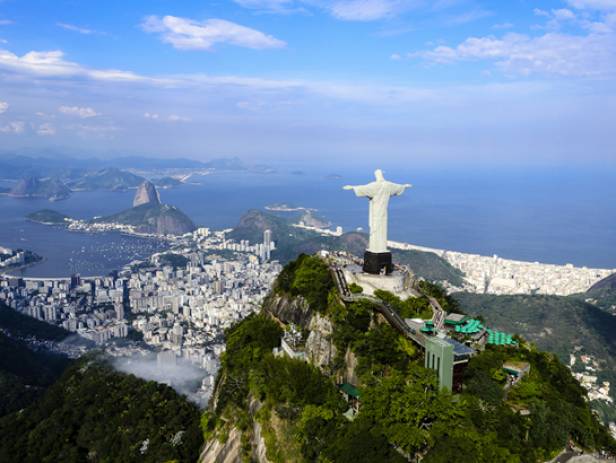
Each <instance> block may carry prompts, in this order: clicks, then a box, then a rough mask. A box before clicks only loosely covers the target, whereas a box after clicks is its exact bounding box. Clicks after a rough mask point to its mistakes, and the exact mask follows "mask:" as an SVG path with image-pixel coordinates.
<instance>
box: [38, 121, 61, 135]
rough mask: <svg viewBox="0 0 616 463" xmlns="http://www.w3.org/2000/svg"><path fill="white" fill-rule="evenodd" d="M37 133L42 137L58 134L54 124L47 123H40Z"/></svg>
mask: <svg viewBox="0 0 616 463" xmlns="http://www.w3.org/2000/svg"><path fill="white" fill-rule="evenodd" d="M36 133H37V134H38V135H40V136H42V137H49V136H53V135H55V134H56V128H55V127H54V126H53V125H52V124H49V123H45V124H41V125H39V127H38V129H36Z"/></svg>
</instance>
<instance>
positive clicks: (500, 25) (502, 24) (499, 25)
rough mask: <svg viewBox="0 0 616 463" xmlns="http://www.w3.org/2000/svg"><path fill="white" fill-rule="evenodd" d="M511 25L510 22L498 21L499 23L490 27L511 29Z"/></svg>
mask: <svg viewBox="0 0 616 463" xmlns="http://www.w3.org/2000/svg"><path fill="white" fill-rule="evenodd" d="M512 27H513V24H511V23H499V24H494V25H493V26H492V29H511V28H512Z"/></svg>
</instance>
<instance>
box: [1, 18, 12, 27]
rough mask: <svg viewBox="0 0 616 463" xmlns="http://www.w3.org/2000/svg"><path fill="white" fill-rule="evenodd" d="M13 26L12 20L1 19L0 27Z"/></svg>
mask: <svg viewBox="0 0 616 463" xmlns="http://www.w3.org/2000/svg"><path fill="white" fill-rule="evenodd" d="M11 24H13V21H11V20H10V19H0V26H10V25H11Z"/></svg>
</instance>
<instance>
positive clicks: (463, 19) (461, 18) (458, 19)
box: [446, 9, 494, 25]
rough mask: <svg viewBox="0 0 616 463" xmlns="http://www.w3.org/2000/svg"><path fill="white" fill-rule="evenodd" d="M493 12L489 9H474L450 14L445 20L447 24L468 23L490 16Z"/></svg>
mask: <svg viewBox="0 0 616 463" xmlns="http://www.w3.org/2000/svg"><path fill="white" fill-rule="evenodd" d="M493 14H494V13H492V12H491V11H487V10H481V9H476V10H471V11H467V12H466V13H461V14H458V15H455V16H452V17H450V18H449V19H447V21H446V22H447V24H449V25H459V24H468V23H470V22H473V21H477V20H479V19H483V18H487V17H488V16H492V15H493Z"/></svg>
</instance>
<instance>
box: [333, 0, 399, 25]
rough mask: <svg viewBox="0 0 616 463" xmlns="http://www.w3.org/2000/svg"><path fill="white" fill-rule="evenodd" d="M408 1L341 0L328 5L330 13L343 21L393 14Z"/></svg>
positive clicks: (367, 19)
mask: <svg viewBox="0 0 616 463" xmlns="http://www.w3.org/2000/svg"><path fill="white" fill-rule="evenodd" d="M407 3H408V2H404V1H399V0H343V1H334V2H333V3H332V5H331V6H330V7H329V10H330V11H331V13H332V15H333V16H335V17H336V18H339V19H343V20H345V21H374V20H377V19H383V18H387V17H391V16H394V15H395V14H396V13H398V12H399V11H400V10H402V9H404V8H405V7H406V6H407V5H406V4H407Z"/></svg>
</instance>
